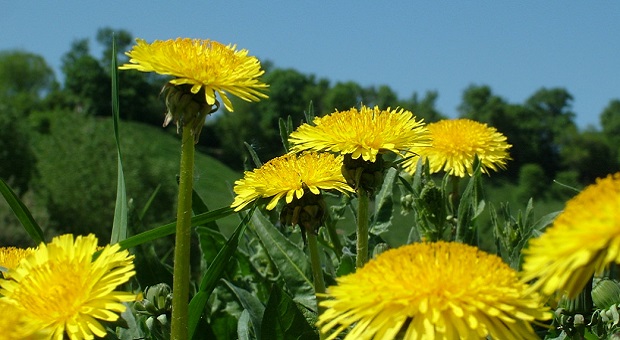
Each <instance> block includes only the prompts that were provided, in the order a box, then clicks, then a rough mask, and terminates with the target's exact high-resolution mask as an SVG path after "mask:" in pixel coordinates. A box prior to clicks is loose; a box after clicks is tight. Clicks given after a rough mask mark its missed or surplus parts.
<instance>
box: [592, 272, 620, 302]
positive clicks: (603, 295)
mask: <svg viewBox="0 0 620 340" xmlns="http://www.w3.org/2000/svg"><path fill="white" fill-rule="evenodd" d="M592 302H594V305H595V306H596V307H597V308H600V309H607V308H609V307H611V306H612V305H616V304H619V303H620V285H619V284H618V282H616V281H614V280H609V279H602V280H600V281H598V282H597V283H596V284H595V285H594V287H592Z"/></svg>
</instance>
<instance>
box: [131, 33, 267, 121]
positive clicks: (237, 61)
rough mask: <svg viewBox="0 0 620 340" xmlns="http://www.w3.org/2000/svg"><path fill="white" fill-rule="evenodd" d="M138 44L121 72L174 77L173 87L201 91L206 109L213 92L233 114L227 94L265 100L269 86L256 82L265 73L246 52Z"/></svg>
mask: <svg viewBox="0 0 620 340" xmlns="http://www.w3.org/2000/svg"><path fill="white" fill-rule="evenodd" d="M136 42H137V44H136V45H135V46H134V47H133V49H132V50H131V51H129V52H127V53H126V54H127V55H128V56H129V57H130V60H129V63H128V64H125V65H122V66H121V67H119V68H120V69H124V70H127V69H135V70H138V71H142V72H156V73H159V74H164V75H171V76H173V77H175V78H174V79H172V80H170V83H171V84H173V85H184V84H188V85H191V86H192V88H191V92H192V93H193V94H196V93H198V92H199V91H200V90H201V89H204V92H205V96H206V98H205V99H206V102H207V104H208V105H213V104H215V101H216V99H215V92H217V93H218V94H219V96H220V97H221V98H222V100H223V101H224V105H225V106H226V108H227V109H228V110H229V111H233V107H232V104H231V102H230V99H228V96H227V94H226V93H227V92H228V93H230V94H232V95H235V96H237V97H239V98H241V99H243V100H246V101H259V100H260V98H267V95H265V94H264V93H262V92H261V91H263V90H265V89H266V88H267V87H268V85H266V84H264V83H261V82H260V81H259V80H258V77H260V76H261V75H262V74H263V73H264V72H265V71H263V70H261V67H260V62H259V60H258V59H257V58H256V57H253V56H248V51H247V50H245V49H243V50H239V51H237V50H236V48H237V46H236V45H223V44H221V43H219V42H216V41H212V40H201V39H189V38H184V39H182V38H177V39H176V40H165V41H161V40H155V41H154V42H153V43H151V44H148V43H147V42H146V41H144V40H143V39H136Z"/></svg>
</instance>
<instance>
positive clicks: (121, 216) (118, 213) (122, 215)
mask: <svg viewBox="0 0 620 340" xmlns="http://www.w3.org/2000/svg"><path fill="white" fill-rule="evenodd" d="M111 68H112V69H111V73H112V117H113V120H112V121H113V125H114V139H115V141H116V152H117V156H118V178H117V186H116V205H115V206H114V222H113V223H112V236H111V238H110V243H111V244H113V243H117V242H120V241H122V240H124V239H126V238H127V214H128V210H129V207H128V205H127V189H126V188H125V176H124V175H123V161H122V156H121V141H120V136H119V133H118V121H119V111H120V108H119V104H118V60H117V58H116V40H115V38H114V36H112V67H111Z"/></svg>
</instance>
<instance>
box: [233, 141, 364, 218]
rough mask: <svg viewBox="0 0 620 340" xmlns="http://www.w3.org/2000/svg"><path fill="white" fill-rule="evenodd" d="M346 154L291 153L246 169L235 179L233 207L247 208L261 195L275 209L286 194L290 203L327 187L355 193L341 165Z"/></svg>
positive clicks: (237, 209)
mask: <svg viewBox="0 0 620 340" xmlns="http://www.w3.org/2000/svg"><path fill="white" fill-rule="evenodd" d="M341 167H342V157H336V156H334V155H332V154H328V153H320V154H319V153H304V154H302V155H295V154H287V155H284V156H281V157H277V158H274V159H272V160H270V161H269V162H267V163H265V164H264V165H263V166H261V167H260V168H258V169H255V170H253V171H246V172H245V174H244V177H243V178H242V179H240V180H238V181H236V182H235V187H234V191H235V193H236V194H237V196H236V197H235V201H234V202H233V203H232V205H231V207H233V208H235V211H239V210H241V209H243V208H244V207H245V206H247V205H248V204H250V203H252V202H254V201H255V200H257V199H259V198H269V197H271V201H270V202H269V204H268V205H267V209H269V210H271V209H273V208H275V206H276V205H277V204H278V201H279V200H280V199H281V198H282V197H284V196H286V202H287V203H291V202H292V201H293V198H297V199H300V198H301V197H302V196H303V194H304V190H305V189H308V190H310V192H312V193H313V194H315V195H318V194H319V193H320V190H319V189H323V190H330V189H334V190H338V191H341V192H347V191H350V192H353V189H352V188H351V187H350V186H349V185H348V184H347V182H346V181H345V179H344V177H342V172H341V171H340V168H341Z"/></svg>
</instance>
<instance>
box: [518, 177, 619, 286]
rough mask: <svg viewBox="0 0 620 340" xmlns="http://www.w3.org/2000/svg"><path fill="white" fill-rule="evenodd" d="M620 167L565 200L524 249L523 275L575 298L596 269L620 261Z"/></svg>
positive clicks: (598, 269) (540, 284) (596, 271)
mask: <svg viewBox="0 0 620 340" xmlns="http://www.w3.org/2000/svg"><path fill="white" fill-rule="evenodd" d="M619 208H620V172H619V173H616V174H614V175H608V176H607V177H606V178H603V179H598V180H597V181H596V183H595V184H592V185H590V186H588V187H586V188H585V189H584V190H583V191H581V192H580V193H579V194H578V195H577V196H575V197H573V198H572V199H571V200H569V201H568V202H567V203H566V207H565V209H564V211H563V212H562V213H561V214H560V215H558V217H557V218H556V219H555V221H554V222H553V225H552V226H551V227H549V228H548V229H547V230H545V232H544V233H543V234H542V235H541V236H540V237H538V238H535V239H532V240H530V241H529V247H528V248H527V249H525V250H524V251H523V253H524V255H525V257H524V263H523V280H525V281H530V280H536V281H535V282H534V283H532V287H534V288H536V289H539V290H540V291H541V292H542V293H543V294H545V295H552V294H554V293H555V292H556V291H559V290H562V291H565V292H566V294H567V295H568V296H569V298H574V297H575V296H577V294H579V292H581V290H583V288H584V287H585V286H586V284H587V283H588V281H590V280H591V279H592V276H593V275H594V274H595V273H600V272H602V271H603V270H604V269H605V268H606V267H607V266H608V265H609V264H610V263H613V262H615V263H620V213H618V209H619Z"/></svg>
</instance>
